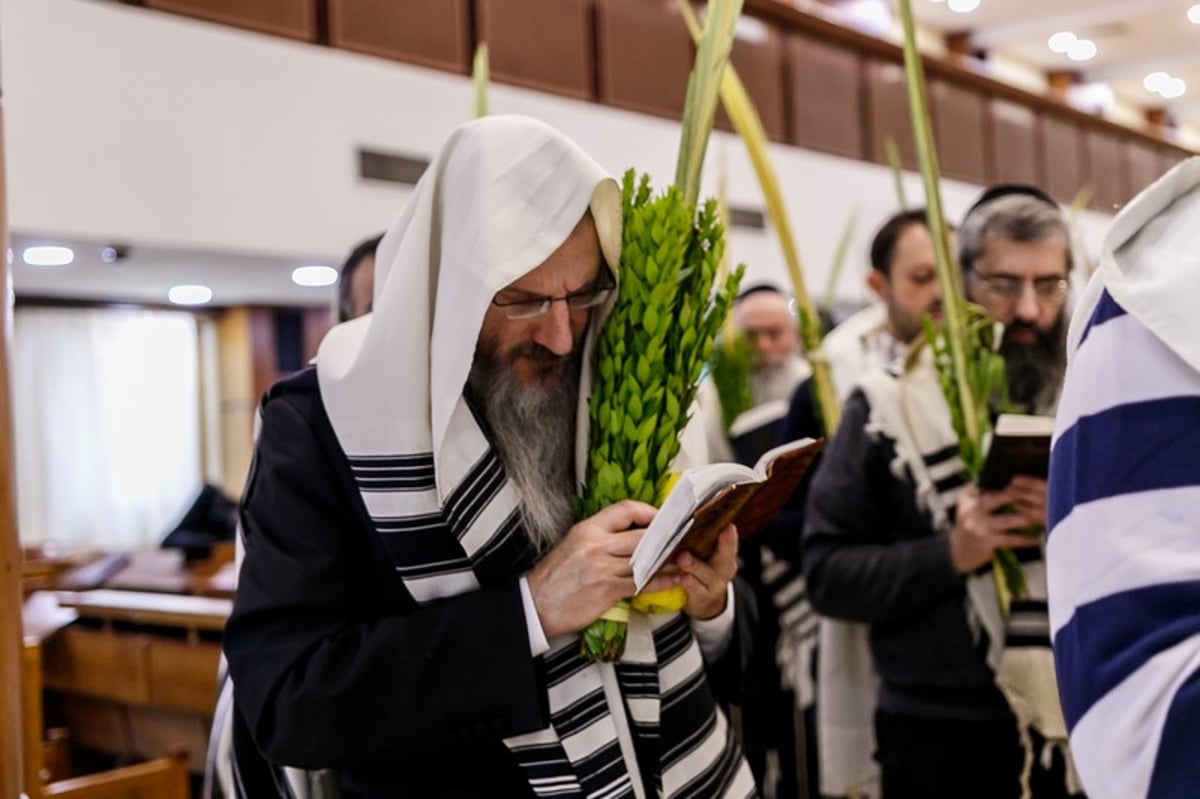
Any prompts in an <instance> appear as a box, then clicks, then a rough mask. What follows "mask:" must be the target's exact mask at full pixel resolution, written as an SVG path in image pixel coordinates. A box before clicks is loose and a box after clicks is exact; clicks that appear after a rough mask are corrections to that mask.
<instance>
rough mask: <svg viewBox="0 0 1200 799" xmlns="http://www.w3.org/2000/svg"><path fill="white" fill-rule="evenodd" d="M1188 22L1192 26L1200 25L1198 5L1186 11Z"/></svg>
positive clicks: (1199, 6)
mask: <svg viewBox="0 0 1200 799" xmlns="http://www.w3.org/2000/svg"><path fill="white" fill-rule="evenodd" d="M1188 22H1190V23H1192V24H1193V25H1200V4H1197V5H1194V6H1192V7H1191V8H1189V9H1188Z"/></svg>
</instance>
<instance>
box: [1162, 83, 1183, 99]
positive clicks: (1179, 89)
mask: <svg viewBox="0 0 1200 799" xmlns="http://www.w3.org/2000/svg"><path fill="white" fill-rule="evenodd" d="M1185 92H1187V84H1186V83H1184V82H1183V78H1171V79H1170V80H1169V81H1166V82H1165V83H1163V85H1162V88H1161V89H1159V90H1158V93H1159V94H1160V95H1162V96H1163V97H1165V98H1167V99H1168V100H1174V99H1175V98H1176V97H1183V95H1184V93H1185Z"/></svg>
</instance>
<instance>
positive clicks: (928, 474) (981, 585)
mask: <svg viewBox="0 0 1200 799" xmlns="http://www.w3.org/2000/svg"><path fill="white" fill-rule="evenodd" d="M860 387H861V388H862V390H863V393H864V394H865V395H866V398H867V402H868V404H869V406H870V417H869V420H868V433H870V434H871V435H874V436H885V437H887V438H888V439H890V440H892V441H894V442H895V451H896V458H895V461H894V462H893V463H892V465H891V469H892V472H893V474H894V475H895V477H896V478H897V479H899V480H908V479H911V480H912V481H913V483H914V484H915V487H916V501H917V507H918V508H919V509H920V510H921V511H922V512H924V513H926V514H927V515H928V516H929V518H930V520H931V522H932V524H933V527H934V529H935V530H937V531H938V532H940V533H943V534H947V533H949V531H950V529H951V527H953V524H954V508H955V506H956V505H957V502H958V495H959V493H960V492H961V491H962V490H963V488H965V487H966V482H967V481H966V475H965V474H964V472H963V465H962V460H961V459H960V457H959V454H958V436H957V434H956V433H955V432H954V428H953V427H952V426H951V424H950V410H949V408H947V406H946V400H945V396H944V395H943V394H942V390H941V387H940V386H939V384H938V379H937V373H936V370H935V368H934V366H933V360H932V355H931V352H930V350H929V348H928V347H926V348H924V349H923V350H922V352H921V353H920V354H919V355H918V356H917V359H916V362H915V363H914V364H913V366H912V367H911V368H910V369H908V370H907V371H906V372H905V373H904V374H903V375H901V376H900V377H899V378H897V377H895V376H894V375H892V374H889V373H888V372H886V371H883V370H878V371H875V372H871V373H868V374H867V375H865V376H864V377H863V379H862V381H861V382H860ZM1014 554H1016V555H1017V557H1018V559H1019V560H1020V561H1021V565H1022V568H1023V569H1024V571H1025V579H1026V585H1027V589H1028V597H1027V598H1025V599H1023V600H1014V601H1013V602H1012V603H1011V605H1010V614H1009V616H1008V618H1003V617H1002V616H1001V614H1000V607H999V604H998V602H997V598H996V583H995V577H994V576H993V574H992V566H991V564H990V562H989V563H988V564H987V565H986V566H984V567H981V568H980V569H979V570H978V571H976V572H975V574H973V575H972V576H971V577H970V578H969V579H968V580H967V603H966V604H967V607H966V614H967V620H968V623H969V625H970V627H971V630H972V632H973V633H974V635H975V636H976V638H977V640H978V641H979V642H980V645H981V646H983V647H986V652H987V663H988V666H989V667H991V669H992V671H993V672H994V673H995V675H996V684H997V686H998V687H999V688H1000V690H1001V692H1002V693H1003V694H1004V696H1005V698H1006V699H1008V703H1009V706H1010V707H1011V708H1012V711H1013V714H1014V715H1015V716H1016V717H1017V721H1018V725H1019V727H1020V732H1021V734H1022V739H1023V740H1025V741H1026V742H1027V737H1026V733H1025V731H1026V730H1027V729H1028V728H1033V729H1035V730H1037V731H1038V733H1040V734H1041V735H1042V737H1043V738H1045V739H1046V741H1047V746H1048V747H1058V748H1060V749H1062V750H1063V751H1064V753H1065V752H1066V741H1067V729H1066V722H1065V721H1064V720H1063V715H1062V707H1061V704H1060V702H1059V696H1058V684H1057V682H1056V680H1055V676H1054V655H1053V652H1052V650H1051V644H1050V620H1049V615H1048V610H1047V604H1046V563H1045V548H1044V545H1043V546H1042V547H1033V548H1029V549H1022V550H1014ZM1027 755H1032V756H1036V757H1041V758H1043V761H1044V762H1048V761H1049V757H1050V751H1049V749H1047V751H1045V752H1040V753H1032V752H1027ZM1068 762H1069V758H1068ZM1027 772H1028V764H1027V769H1026V773H1027Z"/></svg>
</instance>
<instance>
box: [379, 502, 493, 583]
mask: <svg viewBox="0 0 1200 799" xmlns="http://www.w3.org/2000/svg"><path fill="white" fill-rule="evenodd" d="M376 528H377V529H378V530H379V539H380V541H382V542H383V547H384V549H386V550H387V553H388V556H389V557H390V558H391V559H392V565H393V566H395V568H396V571H398V572H400V574H401V575H403V576H404V577H406V578H416V577H428V576H430V575H434V574H447V573H450V572H460V571H464V570H466V569H467V568H469V566H470V563H469V561H468V560H467V556H466V554H465V553H464V552H463V549H462V547H461V546H459V544H458V541H457V539H455V538H454V536H452V535H451V534H450V528H448V527H447V526H446V525H445V524H444V523H443V522H442V521H441V517H440V515H437V514H435V515H426V516H421V517H410V518H407V519H389V520H386V521H384V522H376Z"/></svg>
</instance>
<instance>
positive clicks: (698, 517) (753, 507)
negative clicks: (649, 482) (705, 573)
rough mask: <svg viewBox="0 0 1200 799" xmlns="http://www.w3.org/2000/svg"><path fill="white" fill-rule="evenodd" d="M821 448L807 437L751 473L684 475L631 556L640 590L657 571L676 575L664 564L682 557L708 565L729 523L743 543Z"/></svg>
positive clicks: (721, 467) (702, 470)
mask: <svg viewBox="0 0 1200 799" xmlns="http://www.w3.org/2000/svg"><path fill="white" fill-rule="evenodd" d="M823 445H824V440H823V439H817V440H814V439H811V438H805V439H800V440H799V441H793V442H791V443H789V444H784V445H782V446H779V447H776V448H775V449H773V450H770V451H768V452H767V453H765V454H764V455H763V456H762V458H760V459H759V462H758V464H757V465H756V466H755V467H754V468H753V469H752V468H750V467H747V466H743V465H741V464H736V463H716V464H712V465H711V466H701V467H698V468H695V469H689V470H687V471H685V472H684V473H683V474H682V475H681V476H680V478H679V482H678V483H676V484H675V488H674V489H672V491H671V493H670V494H669V495H668V496H667V499H666V501H665V502H664V503H663V505H662V508H660V509H659V512H658V515H656V516H655V517H654V521H652V522H651V523H650V526H649V528H648V529H647V530H646V534H645V535H644V536H642V539H641V541H639V542H638V546H637V548H636V549H635V550H634V552H633V555H632V556H631V557H630V563H631V564H632V566H633V579H634V583H635V584H636V586H637V587H638V589H639V590H640V589H641V588H642V586H644V585H645V584H646V583H647V582H648V581H649V580H650V578H651V577H652V576H653V575H655V574H656V573H657V572H658V571H659V570H660V569H663V571H664V572H667V573H670V572H672V571H677V567H676V566H674V565H673V564H669V563H668V561H669V560H671V559H672V558H673V556H675V555H678V554H680V553H682V552H685V551H686V552H690V553H692V554H693V555H695V556H696V557H697V558H699V559H700V560H708V559H709V557H710V556H711V555H712V553H713V550H714V548H715V547H716V544H717V537H718V536H719V535H720V534H721V532H722V531H723V530H724V529H725V528H726V527H728V526H729V525H730V524H733V525H736V526H737V531H738V536H739V537H741V538H745V537H747V536H750V535H753V534H754V533H756V532H758V531H759V530H761V529H762V528H763V527H765V526H766V525H767V524H769V523H770V522H771V521H772V520H773V519H774V518H775V516H776V515H778V513H779V511H780V510H781V509H782V508H783V506H784V504H785V503H786V502H787V500H788V498H789V497H790V496H791V495H792V493H793V492H794V491H795V490H796V487H797V486H798V485H799V484H800V481H801V480H802V479H803V478H804V474H805V472H807V471H808V468H809V466H811V465H812V462H813V459H814V458H815V457H816V455H817V453H818V452H819V451H820V449H821V447H822V446H823ZM664 564H666V565H665V566H664Z"/></svg>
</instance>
